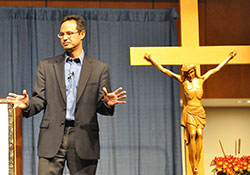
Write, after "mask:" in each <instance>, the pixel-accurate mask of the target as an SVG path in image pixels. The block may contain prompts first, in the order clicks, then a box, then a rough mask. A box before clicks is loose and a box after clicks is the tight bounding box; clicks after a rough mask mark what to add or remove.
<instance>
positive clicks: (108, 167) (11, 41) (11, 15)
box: [0, 7, 182, 175]
mask: <svg viewBox="0 0 250 175" xmlns="http://www.w3.org/2000/svg"><path fill="white" fill-rule="evenodd" d="M69 14H77V15H80V16H82V17H84V19H85V20H86V25H87V33H86V38H85V40H84V50H85V52H86V53H87V54H88V55H91V56H93V57H95V58H96V59H99V60H101V61H103V62H105V63H107V64H109V66H110V70H111V83H112V88H113V90H114V89H117V88H119V87H123V88H124V89H125V90H126V91H127V96H128V97H127V104H123V105H117V106H116V112H115V115H114V116H113V117H104V116H101V115H100V116H99V118H98V120H99V122H100V136H101V159H100V161H99V164H98V170H97V171H98V172H97V174H101V175H163V174H166V175H181V174H182V166H181V164H182V161H181V138H180V137H181V136H180V105H179V99H180V97H179V83H178V82H177V81H176V80H173V79H171V78H170V77H168V76H167V75H165V74H163V73H161V72H160V71H158V70H157V69H156V68H155V67H154V66H134V67H131V66H130V60H129V47H132V46H142V47H143V46H176V45H177V44H178V43H177V31H176V21H175V20H176V18H178V14H177V12H176V11H175V9H174V8H170V9H161V10H154V9H92V8H40V7H0V26H1V27H0V38H1V42H0V48H1V49H2V52H1V58H0V59H1V64H0V82H1V85H0V97H1V98H5V97H6V96H7V94H8V92H14V93H18V94H20V93H22V90H23V89H26V90H27V91H28V93H29V94H30V95H31V91H32V86H33V83H34V79H35V74H36V66H37V64H38V63H39V61H40V60H41V59H44V58H48V57H51V56H55V55H59V54H61V53H62V52H63V49H62V47H61V45H60V40H59V39H58V38H57V36H56V34H57V33H58V32H59V27H60V22H61V20H62V18H63V17H64V16H65V15H69ZM156 59H157V58H156ZM167 68H169V69H171V70H172V71H174V72H176V73H178V71H179V67H178V66H167ZM41 116H42V113H40V114H38V115H36V116H34V117H31V118H29V119H23V174H25V175H36V174H37V156H36V153H37V148H36V145H37V139H38V138H37V137H38V132H39V125H40V120H41ZM83 146H84V145H83ZM0 171H1V170H0ZM64 174H68V171H67V170H66V171H65V172H64Z"/></svg>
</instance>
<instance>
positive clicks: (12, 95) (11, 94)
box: [8, 93, 18, 98]
mask: <svg viewBox="0 0 250 175" xmlns="http://www.w3.org/2000/svg"><path fill="white" fill-rule="evenodd" d="M8 96H10V97H14V98H16V97H17V96H18V95H17V94H14V93H9V94H8Z"/></svg>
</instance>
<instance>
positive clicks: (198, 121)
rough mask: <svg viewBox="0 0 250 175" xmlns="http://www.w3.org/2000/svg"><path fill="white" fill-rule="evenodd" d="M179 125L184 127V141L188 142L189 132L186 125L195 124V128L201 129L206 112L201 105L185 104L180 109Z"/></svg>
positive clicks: (204, 121) (203, 125)
mask: <svg viewBox="0 0 250 175" xmlns="http://www.w3.org/2000/svg"><path fill="white" fill-rule="evenodd" d="M181 125H182V126H184V127H185V138H184V139H185V141H186V143H187V144H188V143H189V133H188V130H187V126H188V125H192V126H195V127H196V128H201V129H203V128H204V127H205V125H206V113H205V110H204V108H203V107H202V106H200V107H193V106H188V105H187V106H185V107H184V109H183V111H182V121H181Z"/></svg>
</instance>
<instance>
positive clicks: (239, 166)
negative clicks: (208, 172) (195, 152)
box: [210, 155, 250, 175]
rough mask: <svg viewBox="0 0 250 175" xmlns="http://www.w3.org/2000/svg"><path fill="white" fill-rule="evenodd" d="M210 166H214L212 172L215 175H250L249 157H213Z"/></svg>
mask: <svg viewBox="0 0 250 175" xmlns="http://www.w3.org/2000/svg"><path fill="white" fill-rule="evenodd" d="M210 166H215V168H214V169H213V170H212V172H214V173H217V175H250V156H243V157H240V158H239V157H234V156H232V155H229V156H224V157H215V158H214V160H212V162H211V164H210Z"/></svg>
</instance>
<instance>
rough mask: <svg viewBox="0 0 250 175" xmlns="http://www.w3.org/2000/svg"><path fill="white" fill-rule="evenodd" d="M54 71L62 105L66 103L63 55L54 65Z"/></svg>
mask: <svg viewBox="0 0 250 175" xmlns="http://www.w3.org/2000/svg"><path fill="white" fill-rule="evenodd" d="M54 69H55V72H56V78H57V83H58V85H59V89H60V91H61V94H62V97H63V100H64V103H66V89H65V77H64V76H65V73H64V54H63V55H60V56H59V57H58V58H57V59H56V61H55V63H54Z"/></svg>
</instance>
